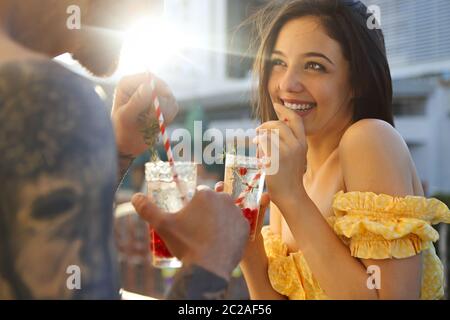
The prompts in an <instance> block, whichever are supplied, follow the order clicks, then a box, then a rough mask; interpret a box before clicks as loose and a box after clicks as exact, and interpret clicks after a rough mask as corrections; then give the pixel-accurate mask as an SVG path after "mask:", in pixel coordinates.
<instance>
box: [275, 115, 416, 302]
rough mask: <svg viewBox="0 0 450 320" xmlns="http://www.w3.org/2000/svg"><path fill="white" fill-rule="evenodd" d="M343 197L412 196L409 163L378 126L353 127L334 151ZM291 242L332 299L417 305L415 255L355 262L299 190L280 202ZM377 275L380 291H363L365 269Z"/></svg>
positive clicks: (394, 136) (396, 139) (399, 143)
mask: <svg viewBox="0 0 450 320" xmlns="http://www.w3.org/2000/svg"><path fill="white" fill-rule="evenodd" d="M339 157H340V163H341V165H342V168H343V174H344V181H345V185H346V189H347V191H372V192H375V193H385V194H389V195H396V196H405V195H408V194H412V193H413V184H412V174H411V170H410V166H409V163H410V157H409V153H408V150H407V147H406V145H405V144H404V142H403V140H402V138H401V137H400V136H399V135H398V133H396V131H395V130H394V129H393V128H392V127H390V126H389V125H388V124H385V123H383V122H381V121H377V120H367V121H366V120H363V121H360V122H358V123H357V124H356V125H354V126H352V127H351V128H350V129H349V130H348V131H347V132H346V134H345V135H344V137H343V138H342V140H341V144H340V146H339ZM278 207H279V208H280V210H281V212H282V213H283V216H284V218H285V219H286V221H287V223H288V225H289V228H290V229H291V232H292V234H293V236H294V239H295V241H296V243H297V245H298V246H299V248H300V249H301V251H302V252H303V254H304V256H305V258H306V260H307V262H308V265H309V266H310V268H311V270H312V272H313V274H314V276H315V277H316V279H317V280H318V282H319V283H320V285H321V287H322V288H323V289H324V291H325V292H326V294H327V295H328V297H330V298H333V299H377V298H381V299H418V298H419V294H420V283H421V281H420V274H421V263H420V262H421V257H420V255H417V256H414V257H411V258H407V259H400V260H395V259H386V260H359V259H357V258H353V257H352V256H351V255H350V252H349V249H348V247H347V246H346V245H344V244H343V243H342V241H341V240H340V239H339V238H338V237H337V235H336V234H335V233H334V231H333V230H332V229H331V228H330V227H329V225H328V224H327V222H326V221H325V219H324V218H323V217H322V215H321V213H320V211H319V210H318V208H317V207H316V206H315V204H314V203H313V202H312V201H311V199H310V198H309V197H308V195H307V194H306V192H305V190H304V188H299V190H298V191H296V192H295V194H294V195H289V196H286V197H284V198H283V199H280V201H279V203H278ZM370 265H375V266H377V267H378V268H379V270H380V275H381V288H380V289H379V290H374V289H370V288H369V287H368V285H367V280H368V278H369V274H367V269H366V268H367V267H368V266H370Z"/></svg>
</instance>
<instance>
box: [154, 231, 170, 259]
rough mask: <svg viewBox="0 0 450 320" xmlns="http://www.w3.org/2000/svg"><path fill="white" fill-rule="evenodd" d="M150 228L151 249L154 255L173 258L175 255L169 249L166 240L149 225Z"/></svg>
mask: <svg viewBox="0 0 450 320" xmlns="http://www.w3.org/2000/svg"><path fill="white" fill-rule="evenodd" d="M149 230H150V250H151V251H152V252H153V255H155V256H156V257H159V258H165V259H167V258H173V255H172V254H171V253H170V251H169V249H167V247H166V245H165V243H164V241H163V240H162V239H161V237H160V236H159V235H158V234H157V233H156V231H155V230H153V229H152V228H151V227H149Z"/></svg>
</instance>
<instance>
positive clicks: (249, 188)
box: [234, 170, 262, 206]
mask: <svg viewBox="0 0 450 320" xmlns="http://www.w3.org/2000/svg"><path fill="white" fill-rule="evenodd" d="M261 175H262V172H261V170H259V171H258V172H257V173H256V174H255V176H254V177H253V179H252V181H250V183H249V184H248V185H247V188H245V189H244V190H243V191H242V192H241V194H240V195H239V197H237V198H236V200H234V203H235V204H236V205H238V206H240V205H241V204H242V202H244V199H245V197H246V196H247V194H249V192H250V191H252V189H253V188H254V187H255V184H256V183H257V182H258V180H259V179H260V178H261Z"/></svg>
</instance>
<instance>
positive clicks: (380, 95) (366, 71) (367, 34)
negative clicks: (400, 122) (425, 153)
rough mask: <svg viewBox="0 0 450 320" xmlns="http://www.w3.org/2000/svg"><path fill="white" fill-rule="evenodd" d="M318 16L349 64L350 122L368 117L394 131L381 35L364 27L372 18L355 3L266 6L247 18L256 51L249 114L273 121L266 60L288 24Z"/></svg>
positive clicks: (307, 0) (336, 0)
mask: <svg viewBox="0 0 450 320" xmlns="http://www.w3.org/2000/svg"><path fill="white" fill-rule="evenodd" d="M305 16H315V17H318V18H319V19H320V21H321V23H322V25H323V27H324V28H325V30H326V32H327V34H328V35H329V36H330V37H331V38H332V39H334V40H336V41H337V42H338V43H339V44H340V46H341V49H342V52H343V55H344V57H345V59H346V60H347V61H348V62H349V65H350V82H351V83H350V85H351V87H352V88H353V92H354V98H353V101H352V103H353V110H354V111H353V121H354V122H356V121H358V120H361V119H366V118H374V119H380V120H384V121H386V122H388V123H390V124H391V125H392V126H394V119H393V114H392V79H391V74H390V69H389V64H388V61H387V57H386V47H385V43H384V36H383V32H382V31H381V29H379V28H369V27H368V23H367V22H368V21H369V19H371V18H372V13H370V12H368V10H367V7H366V6H365V5H364V4H363V3H362V2H360V1H352V0H292V1H271V2H270V3H269V4H268V5H266V6H265V7H263V8H262V9H261V10H259V11H258V12H257V13H256V14H255V15H254V16H252V17H251V18H250V19H251V21H253V23H254V24H255V26H256V31H257V38H258V42H259V49H258V52H257V54H256V59H255V63H254V75H255V76H256V77H258V89H257V90H256V91H255V93H256V96H255V103H254V107H255V113H256V116H257V117H258V118H259V119H260V120H261V121H262V122H265V121H268V120H274V119H277V117H276V114H275V111H274V109H273V105H272V102H271V100H270V96H269V93H268V90H267V84H268V81H269V77H270V72H271V65H270V56H271V54H272V51H273V49H274V46H275V42H276V39H277V37H278V34H279V32H280V30H281V28H282V27H283V26H284V25H285V24H286V23H287V22H288V21H290V20H292V19H295V18H300V17H305Z"/></svg>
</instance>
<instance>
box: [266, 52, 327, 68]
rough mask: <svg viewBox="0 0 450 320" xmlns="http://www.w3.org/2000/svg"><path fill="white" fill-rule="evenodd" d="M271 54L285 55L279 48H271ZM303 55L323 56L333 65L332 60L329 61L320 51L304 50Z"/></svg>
mask: <svg viewBox="0 0 450 320" xmlns="http://www.w3.org/2000/svg"><path fill="white" fill-rule="evenodd" d="M272 54H277V55H280V56H283V57H286V55H285V54H284V53H283V52H282V51H280V50H273V51H272ZM303 56H304V57H319V58H323V59H325V60H327V61H328V62H329V63H331V64H332V65H333V66H334V63H333V61H331V59H330V58H328V57H327V56H326V55H324V54H323V53H320V52H314V51H311V52H306V53H304V54H303Z"/></svg>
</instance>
